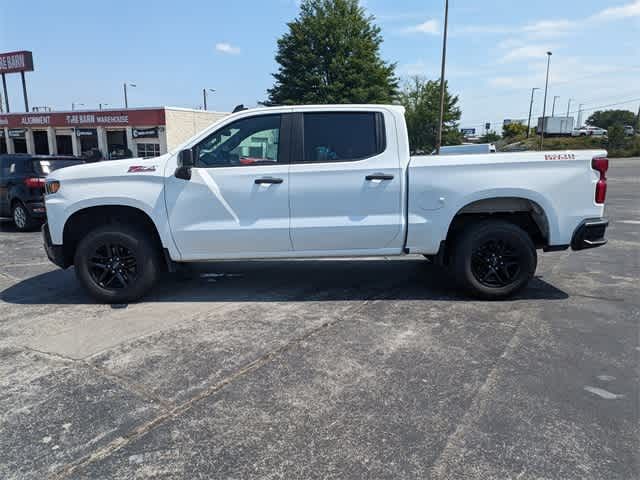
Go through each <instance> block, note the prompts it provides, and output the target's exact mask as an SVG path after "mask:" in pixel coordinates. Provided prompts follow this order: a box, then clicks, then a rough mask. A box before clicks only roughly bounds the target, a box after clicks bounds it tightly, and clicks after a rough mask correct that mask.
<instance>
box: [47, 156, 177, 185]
mask: <svg viewBox="0 0 640 480" xmlns="http://www.w3.org/2000/svg"><path fill="white" fill-rule="evenodd" d="M168 158H169V154H164V155H160V156H159V157H153V158H126V159H124V160H103V161H101V162H95V163H84V164H82V165H73V166H71V167H66V168H61V169H59V170H55V171H53V172H51V174H50V175H49V176H48V178H49V179H52V180H81V179H89V178H99V177H119V176H129V175H153V176H162V175H163V172H164V165H165V163H166V161H167V159H168Z"/></svg>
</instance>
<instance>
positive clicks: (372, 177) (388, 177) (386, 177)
mask: <svg viewBox="0 0 640 480" xmlns="http://www.w3.org/2000/svg"><path fill="white" fill-rule="evenodd" d="M364 178H365V180H367V181H371V180H393V175H386V174H383V173H374V174H373V175H367V176H366V177H364Z"/></svg>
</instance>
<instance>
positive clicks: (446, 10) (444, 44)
mask: <svg viewBox="0 0 640 480" xmlns="http://www.w3.org/2000/svg"><path fill="white" fill-rule="evenodd" d="M448 23H449V0H445V1H444V32H443V36H442V67H441V69H440V117H439V121H438V134H437V136H436V155H438V154H439V153H440V147H441V146H442V124H443V122H444V94H445V89H444V73H445V65H446V58H447V25H448Z"/></svg>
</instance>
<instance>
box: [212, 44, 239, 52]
mask: <svg viewBox="0 0 640 480" xmlns="http://www.w3.org/2000/svg"><path fill="white" fill-rule="evenodd" d="M216 50H217V51H218V52H221V53H228V54H230V55H237V54H239V53H240V47H236V46H234V45H231V44H230V43H225V42H221V43H216Z"/></svg>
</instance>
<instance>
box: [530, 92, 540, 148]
mask: <svg viewBox="0 0 640 480" xmlns="http://www.w3.org/2000/svg"><path fill="white" fill-rule="evenodd" d="M536 90H540V89H539V88H538V87H533V88H532V89H531V101H530V102H529V121H528V122H527V138H529V131H530V130H531V111H532V110H533V93H534V92H535V91H536Z"/></svg>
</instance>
